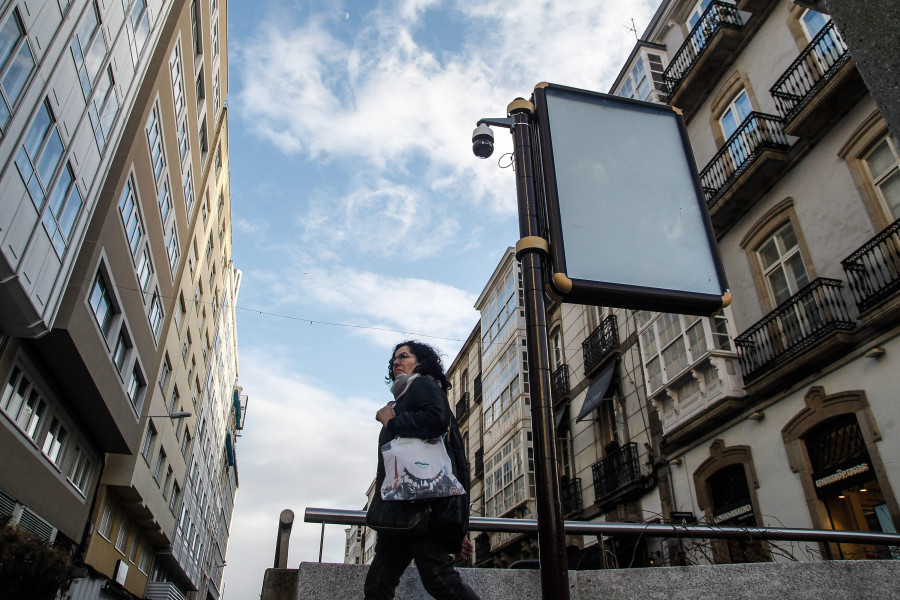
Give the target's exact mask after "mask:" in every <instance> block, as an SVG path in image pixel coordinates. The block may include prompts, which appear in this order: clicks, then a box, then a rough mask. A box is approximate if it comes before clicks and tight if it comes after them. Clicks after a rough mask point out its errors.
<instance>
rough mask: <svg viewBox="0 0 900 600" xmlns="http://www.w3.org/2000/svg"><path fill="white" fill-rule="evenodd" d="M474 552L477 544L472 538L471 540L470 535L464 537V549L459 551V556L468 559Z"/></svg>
mask: <svg viewBox="0 0 900 600" xmlns="http://www.w3.org/2000/svg"><path fill="white" fill-rule="evenodd" d="M473 552H475V546H473V545H472V542H471V540H469V536H466V537H464V538H463V542H462V550H460V551H459V556H460V557H461V558H465V559H466V560H468V559H469V557H470V556H472V553H473Z"/></svg>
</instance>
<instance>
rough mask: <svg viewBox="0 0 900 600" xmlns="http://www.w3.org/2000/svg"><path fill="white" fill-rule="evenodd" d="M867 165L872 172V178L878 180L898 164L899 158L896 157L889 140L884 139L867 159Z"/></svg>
mask: <svg viewBox="0 0 900 600" xmlns="http://www.w3.org/2000/svg"><path fill="white" fill-rule="evenodd" d="M866 163H868V165H869V170H870V171H871V172H872V177H874V178H875V179H878V177H880V176H881V175H882V174H884V172H885V171H887V170H888V169H889V168H890V167H891V166H893V165H894V164H896V163H897V157H896V156H895V155H894V151H893V149H891V146H890V144H889V143H888V140H887V138H885V139H883V140H882V141H881V143H880V144H878V145H877V146H876V147H875V149H874V150H872V152H870V153H869V155H868V156H867V157H866Z"/></svg>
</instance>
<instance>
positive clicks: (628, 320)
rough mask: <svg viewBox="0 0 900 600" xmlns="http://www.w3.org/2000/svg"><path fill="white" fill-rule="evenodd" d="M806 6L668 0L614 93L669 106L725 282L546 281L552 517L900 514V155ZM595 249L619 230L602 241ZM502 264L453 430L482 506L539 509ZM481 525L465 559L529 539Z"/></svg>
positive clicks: (493, 558) (654, 552)
mask: <svg viewBox="0 0 900 600" xmlns="http://www.w3.org/2000/svg"><path fill="white" fill-rule="evenodd" d="M803 4H808V3H800V2H797V3H795V2H791V1H788V0H744V1H740V0H738V1H737V2H731V1H718V0H701V1H699V2H698V1H696V0H666V1H664V2H662V4H661V5H660V7H659V9H658V10H657V12H656V14H655V16H654V18H653V20H652V22H651V24H650V25H649V27H648V28H647V30H646V32H645V33H644V34H643V36H642V37H641V39H640V40H639V41H638V42H637V44H636V45H635V47H634V50H633V51H632V53H631V54H630V56H629V57H628V59H627V61H626V63H625V64H624V65H623V66H622V69H621V71H620V73H619V75H618V77H617V78H616V80H615V82H614V84H613V86H612V89H611V90H610V93H612V94H617V95H620V96H623V97H629V98H637V99H639V100H645V101H651V102H663V103H669V104H671V105H672V106H675V107H677V108H678V109H679V110H680V111H681V112H682V113H683V116H684V119H685V122H686V125H687V130H688V134H689V137H690V140H691V145H692V147H693V152H694V155H695V159H696V162H697V165H698V168H699V171H700V180H701V184H702V188H703V192H704V195H705V198H704V199H705V201H706V202H707V206H708V209H709V212H710V216H711V220H712V223H713V226H714V230H715V235H716V238H717V240H718V243H719V247H720V252H721V255H722V259H723V263H724V268H725V271H726V275H727V278H728V282H729V286H730V289H731V292H732V293H733V297H734V301H733V303H732V304H731V306H729V307H727V308H725V309H724V310H722V311H720V312H719V313H718V314H716V315H712V316H709V317H694V316H688V315H676V314H660V313H651V312H647V311H632V310H623V309H611V308H605V307H591V306H580V305H570V304H564V303H563V304H560V303H558V302H555V301H552V300H551V301H550V302H548V305H547V314H548V319H547V322H548V334H549V347H550V350H551V363H552V364H551V373H552V375H551V387H552V398H553V407H554V421H555V423H554V426H555V428H556V433H557V450H558V452H557V454H558V460H559V473H560V477H561V491H562V502H563V506H564V509H563V510H564V512H565V517H566V519H570V520H572V519H576V520H594V521H604V520H608V521H630V522H638V523H641V522H647V523H651V522H674V523H695V522H698V523H707V524H715V525H729V526H738V527H739V526H783V527H807V528H819V529H836V530H840V529H844V530H861V531H888V532H895V531H896V530H897V527H898V525H900V509H898V503H897V498H896V494H895V491H894V490H895V489H896V488H897V486H898V485H900V470H898V468H896V466H894V465H893V462H892V460H891V457H892V456H896V455H897V451H898V445H900V439H898V437H897V436H896V435H894V432H893V428H894V423H895V422H896V421H897V418H898V416H900V409H898V408H897V405H896V402H894V401H893V397H892V393H891V386H892V382H893V381H894V380H895V377H894V376H893V374H894V372H895V370H896V365H895V364H894V360H893V358H892V356H893V355H894V354H895V353H896V352H897V351H898V339H897V333H898V324H900V312H898V309H897V307H898V305H900V302H898V297H897V290H898V288H900V286H898V284H897V281H898V279H900V276H898V269H897V267H896V264H897V263H896V256H897V248H898V245H900V238H898V233H897V232H898V230H900V220H898V217H900V209H898V206H900V191H898V190H900V152H898V146H897V141H896V140H894V139H893V138H892V137H890V135H889V134H888V130H887V125H886V123H885V121H884V119H883V118H882V115H881V114H880V113H879V111H878V109H877V107H876V105H875V103H874V101H873V100H872V98H871V97H870V95H869V93H868V91H867V90H866V88H865V86H864V84H863V82H862V79H861V78H860V76H859V74H858V72H857V70H856V68H855V65H854V61H853V58H852V55H851V53H850V51H849V50H848V48H847V45H846V43H845V41H844V40H843V39H842V38H841V35H840V32H839V31H837V29H836V28H835V27H834V25H833V23H832V22H831V20H830V19H829V17H828V15H826V14H823V13H821V12H817V11H816V10H813V9H811V8H809V7H808V6H803ZM819 4H821V3H819ZM850 50H852V49H850ZM648 176H652V174H649V173H648ZM597 260H616V249H615V248H603V247H602V240H598V253H597ZM516 268H517V266H516V264H515V262H514V260H513V258H512V252H511V251H510V252H508V253H507V255H506V257H505V258H504V261H502V262H501V263H500V265H498V267H497V271H495V273H494V275H493V277H492V278H491V280H490V281H489V283H488V285H487V286H486V288H485V291H484V292H483V294H482V296H481V298H479V303H478V308H479V310H480V311H481V312H482V321H481V324H480V326H481V338H482V339H481V355H482V358H481V373H482V374H483V378H484V392H483V400H482V403H481V405H480V410H479V409H478V408H475V407H471V406H470V407H469V408H468V421H467V423H468V425H467V426H468V427H471V424H473V423H474V422H476V421H479V420H480V422H481V427H482V433H481V442H480V444H478V443H476V444H473V443H472V440H473V439H474V438H473V437H472V436H471V435H470V442H469V445H470V450H472V449H474V450H476V451H477V450H479V449H480V450H482V451H483V457H484V473H485V478H484V488H483V489H484V506H485V512H484V513H482V514H485V515H487V516H505V517H514V516H524V515H528V514H533V513H531V512H530V511H532V510H533V504H532V502H533V496H534V494H533V492H531V491H530V489H531V488H530V486H533V483H530V482H531V477H532V474H531V471H532V470H531V469H528V468H525V466H524V465H525V464H527V463H526V462H525V460H526V459H525V458H524V457H523V459H522V461H523V462H522V463H521V465H519V464H518V463H516V462H515V460H518V459H514V461H513V463H512V464H511V465H510V466H509V468H507V465H506V462H505V455H504V454H503V449H504V448H506V447H507V446H510V448H512V444H511V441H513V440H515V439H516V438H517V436H520V435H525V436H527V435H529V434H530V425H529V421H528V417H529V413H528V409H527V396H526V395H525V394H527V387H524V386H526V385H527V383H525V382H527V374H526V373H525V370H524V369H525V363H524V361H523V360H522V359H523V358H524V352H525V348H524V343H523V339H522V338H521V329H519V330H516V331H517V333H513V330H515V327H521V323H518V324H517V325H512V326H509V325H507V327H510V328H511V329H510V330H509V331H505V330H504V323H502V322H501V320H502V319H501V318H500V317H501V316H503V315H508V314H515V313H516V312H517V306H516V304H515V301H514V300H513V303H512V304H511V305H509V307H508V308H506V309H501V308H499V307H500V305H502V304H503V302H501V300H502V301H506V300H507V299H512V298H513V297H514V296H515V294H512V290H514V289H516V286H515V284H514V283H512V284H511V285H512V287H510V288H509V290H507V289H506V286H507V284H508V283H509V282H514V281H515V275H514V273H515V272H516V271H515V270H516ZM506 291H509V292H511V293H510V294H506V295H504V294H505V292H506ZM519 306H521V304H520V305H519ZM511 309H512V310H511ZM517 336H519V337H517ZM473 352H474V350H473V349H471V348H470V349H467V350H466V353H467V355H469V356H471V355H472V353H473ZM519 354H521V355H522V356H518V355H519ZM505 359H508V360H505ZM468 360H471V359H469V358H464V357H463V356H462V355H461V356H460V357H458V358H457V359H456V360H455V361H454V363H453V367H452V369H451V371H453V372H454V375H453V376H454V377H459V373H461V372H462V370H463V369H464V368H465V365H466V364H468V362H467V361H468ZM517 361H521V364H514V363H516V362H517ZM507 365H509V367H510V369H511V371H510V373H506V374H505V375H504V376H503V377H500V379H501V380H502V382H501V383H503V384H506V383H508V382H509V381H510V374H512V377H515V375H516V374H517V375H518V376H519V377H520V379H519V381H521V382H523V383H522V384H520V386H519V388H518V390H517V391H518V392H519V394H518V396H517V395H515V394H509V395H508V396H506V397H508V400H507V401H506V403H505V402H504V397H505V396H504V391H505V390H507V389H510V390H511V388H506V387H504V386H503V385H500V384H497V381H498V377H499V373H500V372H501V370H505V369H506V368H507ZM504 372H505V371H504ZM458 398H461V396H458ZM516 398H518V399H519V404H518V405H516ZM523 442H524V443H523ZM526 447H527V437H526V438H521V440H520V442H519V446H518V448H521V449H525V448H526ZM470 456H472V455H470ZM498 468H499V470H498ZM498 473H502V474H501V475H499V476H498ZM519 475H524V476H525V477H526V479H525V481H526V482H529V483H523V484H522V486H521V488H519V487H516V485H517V484H516V483H514V482H515V481H516V477H518V476H519ZM507 490H511V491H509V492H508V493H507ZM520 492H521V493H520ZM476 507H477V505H473V514H475V512H474V511H475V510H477V508H476ZM476 540H477V541H480V542H481V544H479V545H477V548H478V549H479V550H480V551H478V552H476V556H475V564H476V565H484V566H491V565H497V566H506V565H508V564H509V563H510V562H511V561H514V560H517V559H520V558H529V557H531V556H533V555H534V553H535V552H536V548H535V545H534V543H533V542H532V541H529V540H526V539H524V538H523V537H522V536H518V537H517V536H514V535H511V534H481V535H479V536H478V537H477V538H476ZM567 546H568V551H569V556H570V565H572V566H573V567H574V568H606V567H629V566H653V565H674V564H702V563H710V562H713V563H715V562H745V561H760V560H796V559H800V560H818V559H866V558H889V557H893V556H895V550H894V549H891V548H886V547H875V546H866V545H858V544H833V543H822V544H807V545H803V546H800V545H793V546H791V545H784V544H778V543H776V542H754V543H751V542H748V541H746V540H741V539H735V540H716V541H708V540H694V541H678V540H646V539H639V540H634V539H628V538H603V539H600V538H597V537H595V536H575V537H573V536H570V537H568V538H567Z"/></svg>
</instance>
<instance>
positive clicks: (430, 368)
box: [385, 340, 451, 392]
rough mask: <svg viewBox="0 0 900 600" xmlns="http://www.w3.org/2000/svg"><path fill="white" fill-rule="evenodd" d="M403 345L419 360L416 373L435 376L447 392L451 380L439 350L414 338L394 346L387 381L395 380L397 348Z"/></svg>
mask: <svg viewBox="0 0 900 600" xmlns="http://www.w3.org/2000/svg"><path fill="white" fill-rule="evenodd" d="M403 346H407V347H409V351H410V352H411V353H412V355H413V356H415V357H416V360H417V361H419V365H418V366H417V367H416V369H415V372H416V373H421V374H422V375H429V376H431V377H433V378H434V379H435V380H436V381H437V382H438V385H440V386H441V388H442V389H443V390H444V391H445V392H446V391H447V390H449V389H450V388H451V385H450V381H449V380H448V379H447V376H446V375H445V374H444V361H442V360H441V357H440V355H439V354H438V353H437V350H435V349H434V348H433V347H431V346H429V345H428V344H423V343H422V342H416V341H414V340H409V341H406V342H400V343H399V344H397V345H396V346H394V350H393V351H392V352H391V359H390V360H389V361H388V375H387V377H386V378H385V382H386V383H391V382H393V381H394V368H393V366H394V354H396V352H397V350H399V349H400V348H402V347H403Z"/></svg>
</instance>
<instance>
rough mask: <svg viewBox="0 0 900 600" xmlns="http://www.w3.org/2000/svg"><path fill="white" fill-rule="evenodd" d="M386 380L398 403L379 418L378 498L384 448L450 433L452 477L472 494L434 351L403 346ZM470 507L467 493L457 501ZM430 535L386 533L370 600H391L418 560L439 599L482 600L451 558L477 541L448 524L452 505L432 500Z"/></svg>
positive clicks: (368, 589)
mask: <svg viewBox="0 0 900 600" xmlns="http://www.w3.org/2000/svg"><path fill="white" fill-rule="evenodd" d="M387 381H389V382H392V383H393V385H392V387H391V392H392V393H393V394H394V398H395V401H394V402H389V403H388V404H387V405H386V406H384V407H382V408H381V409H380V410H379V411H378V412H377V413H376V414H375V419H376V420H377V421H378V422H380V423H381V424H382V428H381V434H380V435H379V436H378V448H379V452H378V474H377V477H376V484H375V493H376V494H379V493H381V483H382V482H383V481H384V477H385V471H384V460H383V458H382V456H381V452H380V448H381V447H382V446H383V445H384V444H386V443H388V442H390V441H391V440H392V439H394V438H395V437H397V436H403V437H417V438H422V439H431V438H436V437H439V436H442V435H444V434H445V433H447V429H448V427H449V429H450V434H449V436H448V444H447V446H448V448H447V449H448V454H449V455H450V459H451V462H452V463H453V474H454V475H455V476H456V478H457V479H459V481H461V482H462V484H463V485H464V486H465V487H466V489H467V490H468V485H469V469H468V464H467V462H466V457H465V452H464V450H463V448H462V436H460V433H459V427H457V425H456V420H455V419H454V418H453V416H452V414H451V413H450V405H449V403H448V401H447V393H446V392H447V390H448V389H450V382H449V381H447V376H446V375H444V365H443V363H442V362H441V358H440V357H439V356H438V355H437V352H435V350H434V348H432V347H431V346H428V345H427V344H421V343H419V342H413V341H409V342H402V343H400V344H397V346H396V347H395V348H394V354H393V356H392V358H391V361H390V363H389V365H388V376H387ZM459 501H462V502H464V507H465V508H466V509H467V507H468V492H467V493H466V495H465V496H463V497H461V498H460V499H459V500H457V501H456V502H459ZM432 502H433V504H432V512H431V517H430V519H429V526H428V531H427V532H426V533H425V534H424V535H423V536H421V537H398V536H396V535H392V534H391V533H386V532H381V533H379V534H378V540H377V541H376V543H375V558H374V559H373V560H372V564H371V566H369V572H368V573H367V575H366V583H365V598H366V600H391V599H392V598H393V597H394V590H395V589H396V588H397V584H398V583H399V582H400V576H401V575H403V572H404V571H405V570H406V567H408V566H409V563H410V562H411V561H412V560H415V561H416V567H417V568H418V570H419V576H420V577H421V578H422V584H423V585H424V586H425V590H426V591H427V592H428V593H429V594H431V595H432V596H434V597H435V598H436V599H437V600H445V599H446V600H455V599H462V600H479V599H478V595H477V594H476V593H475V592H474V591H472V589H471V588H470V587H469V586H467V585H466V584H465V583H463V581H462V579H461V578H460V576H459V573H457V572H456V570H455V569H454V568H453V559H452V558H451V557H450V554H459V555H460V556H462V557H463V558H468V557H469V556H471V555H472V550H473V547H472V542H470V541H469V539H468V538H467V537H466V529H467V528H468V514H467V513H466V516H465V519H464V520H465V523H462V524H461V523H458V522H453V519H443V518H441V515H443V514H444V513H446V512H448V511H446V510H442V507H446V506H449V504H441V503H447V502H449V500H447V499H441V500H433V501H432Z"/></svg>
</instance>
